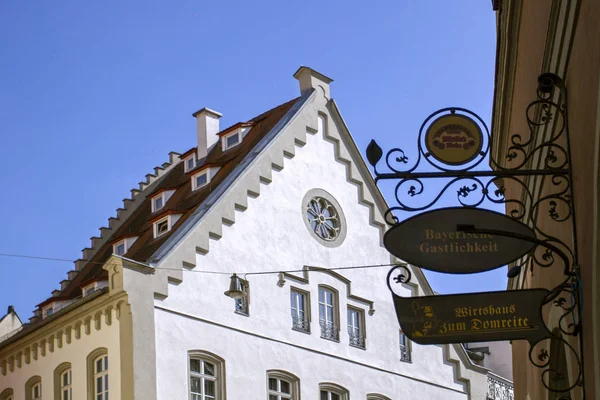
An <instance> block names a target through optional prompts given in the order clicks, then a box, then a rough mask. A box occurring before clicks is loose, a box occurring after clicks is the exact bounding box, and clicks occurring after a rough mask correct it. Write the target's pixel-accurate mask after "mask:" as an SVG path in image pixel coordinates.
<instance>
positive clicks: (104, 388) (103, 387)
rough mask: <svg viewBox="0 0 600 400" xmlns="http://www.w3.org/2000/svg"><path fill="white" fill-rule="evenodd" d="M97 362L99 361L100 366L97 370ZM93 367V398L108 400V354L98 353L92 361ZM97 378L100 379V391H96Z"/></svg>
mask: <svg viewBox="0 0 600 400" xmlns="http://www.w3.org/2000/svg"><path fill="white" fill-rule="evenodd" d="M98 362H100V366H101V368H102V369H101V370H100V371H98V368H97V367H98ZM93 368H94V380H93V384H94V399H98V398H99V399H100V400H108V394H109V393H110V390H109V389H110V387H109V385H108V382H109V379H108V374H109V372H110V369H109V366H108V354H100V355H99V356H97V357H96V358H95V359H94V361H93ZM98 379H100V381H101V384H100V393H98V385H97V382H98Z"/></svg>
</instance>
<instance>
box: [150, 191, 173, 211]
mask: <svg viewBox="0 0 600 400" xmlns="http://www.w3.org/2000/svg"><path fill="white" fill-rule="evenodd" d="M173 193H175V190H165V189H162V190H161V192H160V193H159V194H157V195H155V196H153V197H152V199H151V202H150V204H151V205H152V212H156V211H158V210H160V209H162V208H163V207H164V206H165V205H166V204H167V202H168V201H169V199H170V198H171V196H173Z"/></svg>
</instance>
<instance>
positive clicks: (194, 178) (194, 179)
mask: <svg viewBox="0 0 600 400" xmlns="http://www.w3.org/2000/svg"><path fill="white" fill-rule="evenodd" d="M209 172H210V169H209V168H206V169H204V170H202V171H199V172H198V173H196V174H194V175H192V191H196V190H198V189H202V188H203V187H205V186H207V185H208V184H209V183H210V175H209ZM202 175H204V176H206V182H205V183H203V184H202V185H198V182H197V180H198V178H199V177H200V176H202Z"/></svg>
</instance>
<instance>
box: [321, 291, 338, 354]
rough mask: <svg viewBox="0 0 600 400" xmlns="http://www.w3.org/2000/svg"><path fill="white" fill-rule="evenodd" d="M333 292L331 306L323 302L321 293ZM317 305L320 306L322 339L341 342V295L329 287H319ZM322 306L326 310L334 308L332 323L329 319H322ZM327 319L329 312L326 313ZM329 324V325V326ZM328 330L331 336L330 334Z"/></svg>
mask: <svg viewBox="0 0 600 400" xmlns="http://www.w3.org/2000/svg"><path fill="white" fill-rule="evenodd" d="M322 290H323V291H324V292H331V294H332V304H331V305H329V304H327V302H325V303H322V302H321V291H322ZM317 303H318V304H319V327H320V328H321V338H322V339H326V340H332V341H334V342H339V341H340V324H339V321H340V315H339V314H340V307H339V293H338V291H337V290H336V289H334V288H333V287H331V286H327V285H319V287H318V298H317ZM321 305H323V306H324V309H325V310H326V309H327V308H328V307H331V308H332V312H331V317H332V321H328V320H327V318H322V315H321ZM325 317H327V311H325ZM328 324H329V325H328ZM328 328H329V331H330V332H331V334H328V333H327V332H328Z"/></svg>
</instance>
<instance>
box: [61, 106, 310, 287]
mask: <svg viewBox="0 0 600 400" xmlns="http://www.w3.org/2000/svg"><path fill="white" fill-rule="evenodd" d="M297 100H298V99H297V98H296V99H294V100H291V101H289V102H287V103H284V104H282V105H280V106H278V107H275V108H273V109H272V110H269V111H267V112H265V113H263V114H261V115H259V116H257V117H255V118H253V119H251V120H250V121H248V122H246V123H241V124H242V125H240V124H236V125H234V127H235V126H250V125H251V126H252V127H251V129H250V131H249V132H248V133H247V135H246V136H245V138H244V140H243V141H242V143H241V144H239V145H238V146H236V147H234V148H232V149H229V150H227V151H225V152H223V150H222V148H221V146H219V145H218V144H217V145H216V146H214V147H213V148H212V150H211V151H210V153H209V154H208V156H207V157H206V159H205V160H204V161H205V162H204V164H202V165H198V166H197V167H196V168H194V171H200V170H201V169H202V168H203V167H204V166H205V165H207V164H208V165H218V166H220V167H221V168H220V169H219V171H218V172H217V173H216V175H215V176H214V177H213V178H212V179H211V181H210V182H209V184H208V185H206V186H204V187H202V188H200V189H198V190H196V191H192V187H191V180H190V176H189V174H186V173H184V168H183V167H184V166H183V163H181V162H180V163H179V164H177V165H176V166H174V167H173V168H172V169H171V170H170V171H169V172H167V173H166V174H165V175H164V176H163V177H162V178H161V180H160V182H159V183H158V185H157V186H156V187H155V188H154V189H153V191H152V193H154V194H157V193H159V192H160V191H161V190H163V189H169V190H175V193H173V195H172V196H171V198H170V199H169V201H167V203H166V204H165V205H164V207H163V208H161V209H160V210H159V211H158V212H155V213H152V211H151V210H152V208H151V196H148V197H147V198H146V199H144V201H143V203H142V204H140V206H139V207H138V208H137V209H136V210H135V211H133V213H132V215H130V216H129V217H128V218H127V220H126V221H124V223H123V224H122V225H121V226H120V227H119V228H118V229H117V230H116V231H115V232H114V233H113V234H112V235H111V237H110V238H109V240H107V241H106V242H105V243H104V244H103V245H102V246H101V247H100V248H99V249H97V250H96V251H95V253H94V255H93V256H92V257H91V259H90V260H88V261H86V262H85V263H84V266H83V268H82V269H81V271H80V272H79V274H77V276H75V277H74V278H73V280H72V281H71V282H70V283H69V285H68V286H67V287H66V288H65V289H64V290H63V291H62V292H61V293H60V299H64V298H73V297H76V296H78V295H80V294H81V284H82V283H83V282H86V281H89V280H90V279H94V278H98V277H104V276H106V275H107V273H106V271H104V270H103V269H102V265H103V263H104V262H106V260H107V259H108V258H109V257H110V256H111V255H112V250H113V249H112V244H113V243H114V240H115V239H117V238H122V237H126V236H129V235H135V236H139V238H138V239H137V240H136V241H135V243H134V244H133V245H132V246H131V248H130V249H129V250H128V251H127V253H126V254H125V255H124V256H125V257H127V258H130V259H133V260H136V261H140V262H145V261H147V260H148V259H149V258H150V257H151V256H152V254H153V253H154V252H155V251H156V250H157V249H158V248H159V247H160V246H161V244H163V243H164V242H165V240H166V239H167V238H168V237H169V236H171V235H172V234H173V232H174V231H176V230H177V229H178V228H179V227H180V226H181V224H182V223H183V222H184V221H185V220H186V219H187V218H188V217H189V216H190V214H191V213H192V212H193V210H195V209H196V208H197V207H198V206H199V205H201V204H202V202H203V201H204V200H205V199H206V197H207V196H208V195H209V194H210V193H211V191H212V190H214V189H215V188H216V187H217V186H219V185H220V184H221V183H222V182H223V181H224V179H225V178H226V177H227V176H228V175H229V174H230V173H231V171H233V169H234V168H235V167H236V166H237V165H238V164H239V163H240V162H241V161H242V160H243V159H244V157H245V156H246V155H247V154H248V153H249V152H250V150H252V149H253V148H254V147H255V146H256V145H257V144H258V143H259V141H260V140H261V139H262V138H263V137H264V136H265V135H266V134H267V133H268V132H269V131H270V130H271V129H272V128H273V127H274V126H275V124H277V122H279V120H281V118H282V117H283V116H284V115H285V114H286V113H287V111H288V110H289V109H290V108H292V106H293V105H294V104H295V102H296V101H297ZM230 128H232V127H230ZM230 128H228V129H230ZM228 129H227V130H228ZM192 150H195V148H194V149H190V150H188V151H187V152H186V153H184V155H186V154H190V153H191V152H192ZM181 158H184V157H183V156H181ZM165 213H179V214H183V215H182V216H181V218H180V219H179V220H178V221H177V223H176V224H175V225H174V226H173V228H172V229H171V230H170V231H169V232H168V233H166V234H164V235H161V236H160V237H158V238H154V237H153V236H154V235H153V229H152V223H151V221H152V220H153V219H154V218H155V217H157V216H158V215H165ZM55 298H56V299H58V298H59V297H55Z"/></svg>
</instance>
